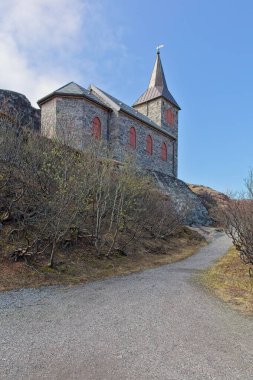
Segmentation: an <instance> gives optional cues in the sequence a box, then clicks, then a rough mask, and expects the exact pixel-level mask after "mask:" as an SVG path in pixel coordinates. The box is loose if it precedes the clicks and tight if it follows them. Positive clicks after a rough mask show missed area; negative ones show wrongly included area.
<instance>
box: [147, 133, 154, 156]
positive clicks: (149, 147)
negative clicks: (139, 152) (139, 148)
mask: <svg viewBox="0 0 253 380" xmlns="http://www.w3.org/2000/svg"><path fill="white" fill-rule="evenodd" d="M146 152H147V154H150V155H152V154H153V141H152V137H151V136H150V135H148V136H147V139H146Z"/></svg>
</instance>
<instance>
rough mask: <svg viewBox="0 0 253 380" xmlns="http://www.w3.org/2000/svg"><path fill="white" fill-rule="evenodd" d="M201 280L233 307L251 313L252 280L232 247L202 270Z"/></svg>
mask: <svg viewBox="0 0 253 380" xmlns="http://www.w3.org/2000/svg"><path fill="white" fill-rule="evenodd" d="M202 280H203V282H204V284H205V285H206V286H208V288H210V289H212V290H213V291H214V292H215V294H216V295H217V296H218V297H219V298H221V299H222V300H224V301H225V302H228V303H229V304H230V305H231V306H233V307H234V308H236V309H238V310H240V311H242V312H244V313H247V314H253V280H252V278H251V277H249V275H248V270H247V267H246V266H245V265H244V263H243V262H242V261H241V260H240V257H239V254H238V252H237V251H236V249H235V248H234V247H233V248H231V249H230V250H229V251H228V253H227V254H226V255H225V256H224V257H223V258H222V259H220V260H219V261H218V262H217V263H216V264H215V265H214V266H213V267H211V268H210V269H208V270H206V271H205V272H204V274H203V277H202Z"/></svg>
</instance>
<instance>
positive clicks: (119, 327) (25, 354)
mask: <svg viewBox="0 0 253 380" xmlns="http://www.w3.org/2000/svg"><path fill="white" fill-rule="evenodd" d="M230 245H231V243H230V241H229V239H228V238H227V237H225V236H224V235H222V234H221V233H216V234H214V235H213V237H212V242H211V243H210V244H209V245H208V246H207V247H204V248H202V249H200V251H199V253H198V254H197V255H195V256H193V257H191V258H189V259H187V260H184V261H181V262H178V263H175V264H172V265H166V266H163V267H160V268H157V269H152V270H147V271H145V272H142V273H138V274H132V275H129V276H124V277H118V278H113V279H109V280H105V281H98V282H94V283H90V284H87V285H81V286H76V287H72V288H66V287H48V288H42V289H35V290H33V289H24V290H20V291H17V292H6V293H1V294H0V340H1V344H0V379H1V380H2V379H10V380H15V379H26V380H27V379H50V380H53V379H61V380H65V379H66V380H72V379H81V380H83V379H84V380H86V379H87V380H90V379H92V380H93V379H99V380H100V379H101V380H102V379H103V380H114V379H117V380H125V379H129V380H130V379H134V380H139V379H145V380H146V379H164V380H178V379H185V380H191V379H194V380H198V379H200V380H205V379H228V380H233V379H242V380H247V379H249V380H252V379H253V339H252V335H253V328H252V327H253V319H252V318H249V317H244V316H242V315H240V314H239V313H237V312H236V311H233V310H230V309H229V307H228V306H226V305H225V304H223V303H222V302H220V301H218V300H217V299H216V298H215V297H213V296H212V295H211V294H209V293H208V292H206V291H205V290H203V289H202V288H201V286H199V285H198V284H197V283H196V282H195V281H192V280H191V277H192V275H193V274H195V273H198V271H199V270H200V269H203V268H206V267H207V266H208V265H210V264H211V262H212V261H213V260H214V259H216V258H218V257H219V256H221V255H223V254H224V253H225V251H226V250H227V249H228V247H229V246H230Z"/></svg>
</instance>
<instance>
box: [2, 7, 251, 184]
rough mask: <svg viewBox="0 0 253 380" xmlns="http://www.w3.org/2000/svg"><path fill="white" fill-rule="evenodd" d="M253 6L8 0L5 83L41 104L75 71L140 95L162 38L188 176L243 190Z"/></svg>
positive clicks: (77, 76)
mask: <svg viewBox="0 0 253 380" xmlns="http://www.w3.org/2000/svg"><path fill="white" fill-rule="evenodd" d="M252 14H253V2H252V1H248V0H242V1H240V2H238V1H235V0H230V1H228V0H220V1H217V0H212V1H210V0H178V1H176V2H175V1H171V0H166V1H165V0H157V1H156V2H153V1H152V2H151V1H150V2H147V1H144V0H139V1H138V0H135V1H133V0H128V1H126V0H124V1H120V2H119V1H115V0H89V1H88V0H72V1H71V2H70V1H68V0H54V1H51V0H36V1H34V0H2V1H1V2H0V73H1V74H0V87H1V88H8V89H11V90H16V91H19V92H23V93H24V94H26V95H27V97H28V98H29V99H30V100H31V101H32V103H33V104H35V102H36V100H37V99H39V98H40V97H43V96H44V95H46V94H47V93H48V92H50V91H52V90H54V89H56V88H58V87H60V86H62V85H63V84H65V83H67V82H69V81H71V80H73V81H76V82H78V83H80V84H82V85H84V86H88V85H89V84H90V83H94V84H96V85H97V86H100V87H102V88H103V89H104V90H106V91H108V92H110V93H111V94H112V95H114V96H116V97H118V98H120V99H121V100H123V101H125V102H126V103H129V104H132V103H133V102H134V101H135V100H136V99H137V98H138V96H139V95H140V94H141V93H142V92H143V91H144V90H145V89H146V87H147V84H148V81H149V77H150V73H151V70H152V67H153V64H154V61H155V46H156V45H157V44H159V43H163V44H164V45H165V47H164V48H163V50H162V51H161V58H162V62H163V66H164V71H165V75H166V79H167V83H168V87H169V89H170V91H171V92H172V94H173V96H174V97H175V99H176V100H177V102H178V103H179V104H180V106H181V108H182V111H181V112H180V119H179V131H180V132H179V136H180V139H179V177H180V178H181V179H183V180H185V181H187V182H191V183H198V184H205V185H207V186H211V187H213V188H216V189H218V190H221V191H226V190H228V189H231V190H240V189H242V188H243V178H245V177H246V176H247V173H248V170H249V168H250V167H251V166H253V162H252V140H253V128H252V124H253V108H252V99H253V70H252V68H253V44H252V39H253V23H252Z"/></svg>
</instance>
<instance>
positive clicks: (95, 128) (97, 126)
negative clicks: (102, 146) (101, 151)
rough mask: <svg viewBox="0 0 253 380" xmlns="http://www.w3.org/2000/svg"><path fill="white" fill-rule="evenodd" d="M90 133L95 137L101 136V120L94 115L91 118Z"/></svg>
mask: <svg viewBox="0 0 253 380" xmlns="http://www.w3.org/2000/svg"><path fill="white" fill-rule="evenodd" d="M92 135H93V136H94V138H95V139H100V138H101V122H100V119H99V118H98V117H94V119H93V120H92Z"/></svg>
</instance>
